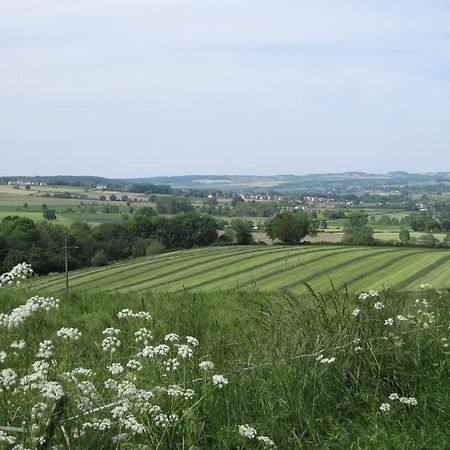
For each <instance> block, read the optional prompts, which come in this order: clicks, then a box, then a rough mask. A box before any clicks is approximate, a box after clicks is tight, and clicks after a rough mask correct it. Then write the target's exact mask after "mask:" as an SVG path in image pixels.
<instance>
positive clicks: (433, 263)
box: [33, 246, 450, 293]
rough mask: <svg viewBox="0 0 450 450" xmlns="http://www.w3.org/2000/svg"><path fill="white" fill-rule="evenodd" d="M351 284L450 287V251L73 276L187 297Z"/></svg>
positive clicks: (84, 284) (303, 250) (365, 251)
mask: <svg viewBox="0 0 450 450" xmlns="http://www.w3.org/2000/svg"><path fill="white" fill-rule="evenodd" d="M330 280H331V281H332V282H333V284H334V285H335V286H336V287H342V286H343V285H344V283H345V284H346V285H347V286H348V287H349V289H350V290H355V291H357V290H367V289H380V288H383V287H390V286H393V287H394V288H396V289H401V290H417V289H419V286H420V284H421V283H430V284H432V285H433V286H435V287H450V252H449V251H448V250H436V249H413V248H392V247H389V248H383V247H373V248H371V247H348V246H299V247H283V246H275V247H256V246H255V247H209V248H202V249H194V250H183V251H177V252H173V253H166V254H164V255H158V256H153V257H146V258H141V259H136V260H132V261H125V262H120V263H117V264H113V265H110V266H106V267H100V268H94V269H88V270H80V271H76V272H71V274H70V287H71V289H73V290H91V289H101V290H106V291H117V292H131V291H149V290H154V291H166V290H167V291H171V292H173V291H183V290H185V289H189V290H196V289H198V290H214V289H235V288H238V289H242V288H249V287H256V288H258V289H267V290H271V289H280V288H284V289H289V290H291V291H293V292H300V291H301V290H303V289H305V286H304V283H308V284H310V285H311V286H312V287H313V288H314V289H327V288H329V287H330ZM63 287H64V277H63V275H54V276H49V277H43V278H41V279H38V280H36V281H34V282H33V288H38V289H40V290H42V291H47V292H54V293H56V292H59V291H61V290H62V289H63Z"/></svg>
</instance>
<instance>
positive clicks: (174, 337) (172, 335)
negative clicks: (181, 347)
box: [164, 333, 180, 342]
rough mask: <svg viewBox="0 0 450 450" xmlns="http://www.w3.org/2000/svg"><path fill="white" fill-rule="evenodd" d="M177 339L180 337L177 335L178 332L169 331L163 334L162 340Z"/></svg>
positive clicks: (170, 340) (171, 340)
mask: <svg viewBox="0 0 450 450" xmlns="http://www.w3.org/2000/svg"><path fill="white" fill-rule="evenodd" d="M179 339H180V337H179V336H178V334H175V333H169V334H166V335H165V336H164V340H165V341H169V342H176V341H178V340H179Z"/></svg>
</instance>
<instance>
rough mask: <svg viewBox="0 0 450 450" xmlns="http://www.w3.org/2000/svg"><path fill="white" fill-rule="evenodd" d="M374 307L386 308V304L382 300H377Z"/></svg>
mask: <svg viewBox="0 0 450 450" xmlns="http://www.w3.org/2000/svg"><path fill="white" fill-rule="evenodd" d="M373 307H374V308H375V309H383V308H384V305H383V303H381V302H376V303H375V304H374V305H373Z"/></svg>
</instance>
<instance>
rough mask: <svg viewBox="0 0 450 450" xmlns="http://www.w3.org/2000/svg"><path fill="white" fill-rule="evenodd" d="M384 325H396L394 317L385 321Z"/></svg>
mask: <svg viewBox="0 0 450 450" xmlns="http://www.w3.org/2000/svg"><path fill="white" fill-rule="evenodd" d="M384 324H385V325H388V326H390V327H391V326H392V325H394V319H393V318H392V317H389V319H386V320H385V321H384Z"/></svg>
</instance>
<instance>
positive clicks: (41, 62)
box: [0, 0, 450, 178]
mask: <svg viewBox="0 0 450 450" xmlns="http://www.w3.org/2000/svg"><path fill="white" fill-rule="evenodd" d="M356 170H357V171H365V172H376V173H384V172H388V171H394V170H407V171H410V172H437V171H440V172H442V171H450V2H449V1H448V0H441V1H439V0H427V1H417V0H396V1H392V0H354V1H352V0H339V1H336V0H329V1H325V0H312V1H307V0H305V1H303V0H271V1H269V0H0V175H3V176H6V175H56V174H67V175H82V174H83V175H99V176H106V177H119V178H120V177H122V178H125V177H145V176H149V177H150V176H162V175H186V174H249V175H274V174H306V173H325V172H344V171H356Z"/></svg>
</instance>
